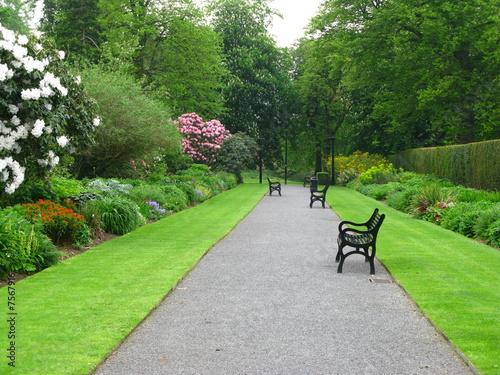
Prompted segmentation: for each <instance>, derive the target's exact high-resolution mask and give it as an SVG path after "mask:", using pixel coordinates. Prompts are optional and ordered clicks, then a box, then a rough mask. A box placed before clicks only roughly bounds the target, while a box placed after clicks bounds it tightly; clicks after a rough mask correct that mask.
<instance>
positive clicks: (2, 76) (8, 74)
mask: <svg viewBox="0 0 500 375" xmlns="http://www.w3.org/2000/svg"><path fill="white" fill-rule="evenodd" d="M13 76H14V71H13V70H11V69H9V67H8V66H7V65H6V64H0V82H3V81H5V80H6V79H10V78H12V77H13Z"/></svg>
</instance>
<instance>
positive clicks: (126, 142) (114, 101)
mask: <svg viewBox="0 0 500 375" xmlns="http://www.w3.org/2000/svg"><path fill="white" fill-rule="evenodd" d="M79 74H80V76H81V77H82V81H84V82H85V84H86V85H85V87H86V88H87V90H88V92H89V95H90V96H92V97H93V98H94V99H95V100H96V101H97V104H98V105H99V109H100V111H99V115H100V117H101V119H102V121H101V125H100V126H99V128H98V130H97V134H96V137H95V141H96V142H95V145H94V146H92V147H89V148H88V149H87V150H85V152H83V153H81V154H80V155H79V158H78V159H79V160H78V163H77V164H76V165H75V166H74V170H75V172H76V173H78V174H79V176H80V177H90V176H96V175H97V176H102V177H114V176H129V175H130V173H131V172H132V171H133V169H132V168H131V164H130V161H131V160H135V161H136V162H137V161H138V160H143V159H144V160H145V161H146V162H147V164H148V165H149V164H151V163H153V162H154V161H155V159H154V158H155V157H156V156H158V154H159V153H161V154H162V155H163V154H165V153H167V152H171V153H174V152H175V150H177V152H178V153H180V149H179V140H180V133H179V131H178V130H177V129H176V127H175V125H174V123H173V121H171V120H169V119H171V118H172V117H173V116H172V113H171V112H170V109H169V108H167V107H166V106H165V104H164V103H162V102H160V101H159V100H156V99H153V98H150V97H148V96H146V95H145V94H144V90H143V88H142V87H141V84H140V82H137V80H135V79H134V78H132V76H129V75H126V74H123V72H120V71H105V70H103V69H102V68H100V67H90V68H87V69H85V70H83V71H81V72H79ZM159 162H160V163H161V161H159ZM141 167H142V164H141ZM153 171H154V169H153Z"/></svg>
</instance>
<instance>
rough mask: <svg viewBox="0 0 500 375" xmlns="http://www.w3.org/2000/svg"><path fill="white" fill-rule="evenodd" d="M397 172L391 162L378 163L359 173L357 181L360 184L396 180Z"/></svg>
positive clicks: (384, 182) (383, 182)
mask: <svg viewBox="0 0 500 375" xmlns="http://www.w3.org/2000/svg"><path fill="white" fill-rule="evenodd" d="M397 173H398V171H397V170H396V169H394V167H393V165H392V164H380V165H378V166H374V167H371V168H369V169H367V170H366V171H364V172H363V173H361V175H360V176H359V182H361V183H362V184H386V183H388V182H390V181H394V180H396V175H397Z"/></svg>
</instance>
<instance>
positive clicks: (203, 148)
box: [176, 113, 231, 166]
mask: <svg viewBox="0 0 500 375" xmlns="http://www.w3.org/2000/svg"><path fill="white" fill-rule="evenodd" d="M176 123H177V125H178V127H179V131H180V132H181V135H182V137H183V139H182V152H184V153H185V154H187V155H189V156H191V157H192V158H193V161H194V162H195V163H200V164H207V165H209V166H212V165H214V163H215V162H216V161H217V155H218V154H219V150H220V148H221V146H222V144H223V143H224V141H225V140H226V139H229V138H231V134H230V133H229V130H227V129H226V128H225V127H224V125H222V124H221V123H220V122H219V121H217V120H211V121H208V122H204V121H203V119H202V118H201V117H200V116H198V115H197V114H196V113H186V114H183V115H182V116H180V117H179V118H178V120H177V121H176Z"/></svg>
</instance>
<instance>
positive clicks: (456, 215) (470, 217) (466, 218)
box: [441, 202, 492, 237]
mask: <svg viewBox="0 0 500 375" xmlns="http://www.w3.org/2000/svg"><path fill="white" fill-rule="evenodd" d="M491 207H492V203H488V202H479V203H460V204H457V205H456V206H454V207H450V208H449V209H447V210H446V211H445V212H443V215H442V219H441V226H442V227H443V228H446V229H449V230H452V231H454V232H457V233H460V234H463V235H464V236H467V237H474V234H475V233H474V228H475V226H476V224H477V222H478V220H479V218H480V217H481V216H482V214H483V213H484V211H486V210H488V209H490V208H491Z"/></svg>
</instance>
